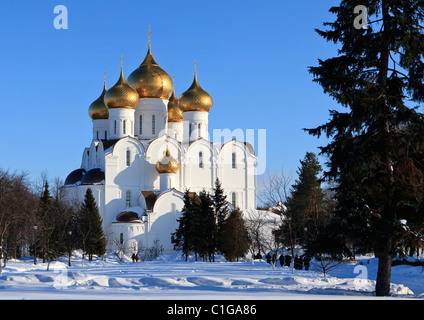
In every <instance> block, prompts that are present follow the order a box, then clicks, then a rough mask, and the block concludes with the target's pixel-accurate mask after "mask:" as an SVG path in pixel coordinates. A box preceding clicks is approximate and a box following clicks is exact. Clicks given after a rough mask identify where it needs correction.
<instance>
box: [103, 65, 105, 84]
mask: <svg viewBox="0 0 424 320" xmlns="http://www.w3.org/2000/svg"><path fill="white" fill-rule="evenodd" d="M103 81H104V83H105V85H106V69H105V72H104V73H103Z"/></svg>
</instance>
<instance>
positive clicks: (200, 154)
mask: <svg viewBox="0 0 424 320" xmlns="http://www.w3.org/2000/svg"><path fill="white" fill-rule="evenodd" d="M199 168H203V153H202V151H200V152H199Z"/></svg>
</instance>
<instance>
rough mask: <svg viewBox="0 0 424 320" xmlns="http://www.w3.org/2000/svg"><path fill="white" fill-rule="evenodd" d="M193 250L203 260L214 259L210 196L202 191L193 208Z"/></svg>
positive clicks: (214, 227) (213, 215)
mask: <svg viewBox="0 0 424 320" xmlns="http://www.w3.org/2000/svg"><path fill="white" fill-rule="evenodd" d="M194 212H195V215H194V221H195V227H194V228H193V231H194V250H195V252H197V253H198V254H199V255H200V256H201V257H202V258H203V260H206V259H207V258H209V261H212V260H213V259H214V255H215V253H216V248H215V241H214V234H215V230H216V221H215V214H214V208H213V201H212V197H211V195H210V194H209V193H208V192H206V191H205V190H202V191H201V192H200V193H199V202H198V203H197V205H196V206H195V208H194Z"/></svg>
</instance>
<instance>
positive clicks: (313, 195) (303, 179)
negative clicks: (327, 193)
mask: <svg viewBox="0 0 424 320" xmlns="http://www.w3.org/2000/svg"><path fill="white" fill-rule="evenodd" d="M321 172H322V167H321V165H320V164H319V161H318V158H317V156H316V155H315V154H314V153H312V152H307V153H306V155H305V157H304V159H303V160H300V167H299V168H298V171H297V173H298V179H297V180H296V181H295V183H294V185H292V187H291V190H290V197H289V198H288V199H287V212H286V215H287V216H288V217H290V219H292V220H293V221H295V223H297V226H296V230H299V235H298V243H297V244H301V245H306V244H307V243H308V241H313V238H314V237H315V236H316V235H317V233H318V230H319V229H320V226H321V224H322V223H323V217H322V215H323V199H324V193H323V191H322V189H321V177H320V175H321Z"/></svg>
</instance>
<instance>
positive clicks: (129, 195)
mask: <svg viewBox="0 0 424 320" xmlns="http://www.w3.org/2000/svg"><path fill="white" fill-rule="evenodd" d="M125 206H126V207H127V208H128V207H131V191H130V190H127V193H126V199H125Z"/></svg>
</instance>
